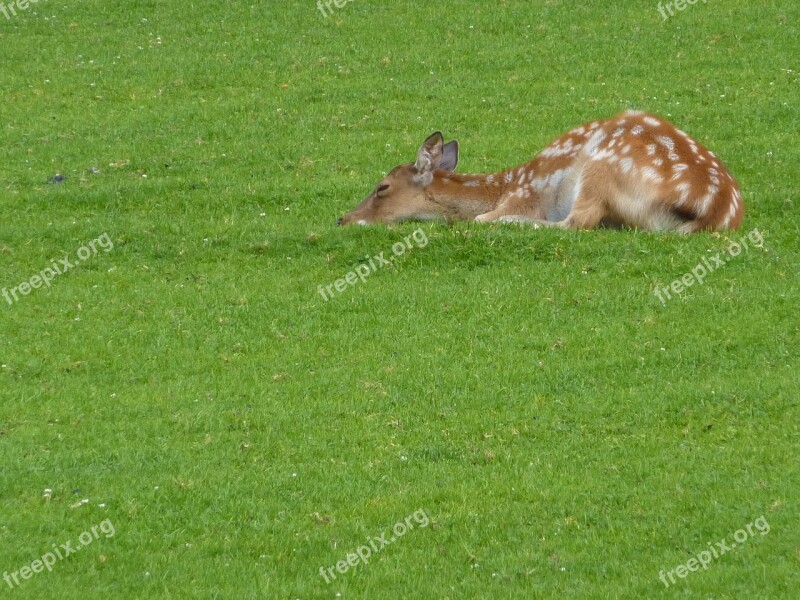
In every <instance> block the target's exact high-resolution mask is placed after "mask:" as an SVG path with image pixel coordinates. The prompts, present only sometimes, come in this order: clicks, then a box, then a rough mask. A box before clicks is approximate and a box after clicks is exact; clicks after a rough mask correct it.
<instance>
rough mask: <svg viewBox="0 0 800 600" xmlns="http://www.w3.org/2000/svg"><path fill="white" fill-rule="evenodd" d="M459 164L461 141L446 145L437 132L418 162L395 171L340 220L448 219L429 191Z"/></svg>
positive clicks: (424, 145)
mask: <svg viewBox="0 0 800 600" xmlns="http://www.w3.org/2000/svg"><path fill="white" fill-rule="evenodd" d="M456 165H458V142H457V141H455V140H453V141H451V142H448V143H446V144H445V143H444V138H443V137H442V134H441V133H440V132H438V131H437V132H436V133H434V134H433V135H432V136H430V137H429V138H428V139H427V140H425V143H424V144H422V147H420V149H419V152H418V153H417V160H416V162H415V163H413V164H407V165H400V166H399V167H395V168H394V169H392V171H391V172H390V173H389V174H388V175H387V176H386V177H384V178H383V179H382V180H381V181H379V182H378V185H377V186H375V189H374V190H373V191H372V193H371V194H370V195H369V196H367V197H366V198H365V199H364V200H363V201H362V202H361V204H359V205H358V206H356V207H355V208H354V209H353V210H351V211H350V212H349V213H347V214H346V215H345V216H344V217H342V218H341V219H339V221H338V223H339V225H348V224H351V223H357V224H358V225H369V224H370V223H397V222H399V221H407V220H411V219H415V220H432V219H438V218H444V217H445V212H444V209H443V208H442V207H441V206H440V205H439V204H437V203H436V202H435V201H434V200H433V199H432V197H431V194H430V191H429V190H428V188H429V186H430V185H431V183H433V181H434V177H435V176H436V174H437V171H438V172H440V174H441V175H445V174H447V173H452V172H453V171H455V169H456Z"/></svg>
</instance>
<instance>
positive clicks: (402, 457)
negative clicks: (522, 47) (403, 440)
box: [400, 454, 408, 461]
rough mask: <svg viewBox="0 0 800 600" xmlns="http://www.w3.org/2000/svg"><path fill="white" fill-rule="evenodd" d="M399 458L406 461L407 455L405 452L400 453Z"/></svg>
mask: <svg viewBox="0 0 800 600" xmlns="http://www.w3.org/2000/svg"><path fill="white" fill-rule="evenodd" d="M400 460H402V461H406V460H408V457H407V456H406V455H405V454H401V455H400Z"/></svg>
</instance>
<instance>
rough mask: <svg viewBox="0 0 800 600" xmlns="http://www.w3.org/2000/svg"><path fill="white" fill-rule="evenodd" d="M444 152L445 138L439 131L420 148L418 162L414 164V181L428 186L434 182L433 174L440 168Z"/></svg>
mask: <svg viewBox="0 0 800 600" xmlns="http://www.w3.org/2000/svg"><path fill="white" fill-rule="evenodd" d="M443 152H444V138H443V137H442V134H441V132H439V131H437V132H436V133H434V134H433V135H432V136H430V137H429V138H428V139H427V140H425V142H424V143H423V144H422V146H420V149H419V152H417V162H415V163H414V171H415V175H414V180H415V181H416V182H417V183H420V184H422V185H428V184H429V183H430V182H431V181H432V180H433V172H434V171H435V170H436V169H438V168H439V165H440V164H441V162H442V155H443Z"/></svg>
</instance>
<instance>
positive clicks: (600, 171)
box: [552, 162, 619, 229]
mask: <svg viewBox="0 0 800 600" xmlns="http://www.w3.org/2000/svg"><path fill="white" fill-rule="evenodd" d="M575 185H576V186H577V189H576V191H575V202H574V203H573V204H572V208H571V209H570V211H569V214H568V215H567V216H566V217H565V218H564V219H563V220H562V221H557V222H555V223H552V225H554V226H556V227H564V228H565V229H594V228H595V227H597V226H598V225H599V224H600V223H601V222H602V221H603V220H604V219H607V218H608V217H609V216H610V214H609V203H608V199H609V198H611V197H612V195H613V194H618V193H619V189H618V186H617V185H616V183H615V181H614V178H613V176H612V174H611V173H610V171H609V167H608V165H605V164H602V163H599V162H590V163H588V164H586V165H585V166H584V167H583V169H582V172H581V174H580V177H579V178H578V181H577V183H576V184H575Z"/></svg>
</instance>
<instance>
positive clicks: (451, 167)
mask: <svg viewBox="0 0 800 600" xmlns="http://www.w3.org/2000/svg"><path fill="white" fill-rule="evenodd" d="M457 166H458V142H457V141H456V140H453V141H451V142H447V143H446V144H445V145H444V148H442V162H441V163H439V168H440V169H442V170H444V171H449V172H450V173H452V172H453V171H455V170H456V167H457Z"/></svg>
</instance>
